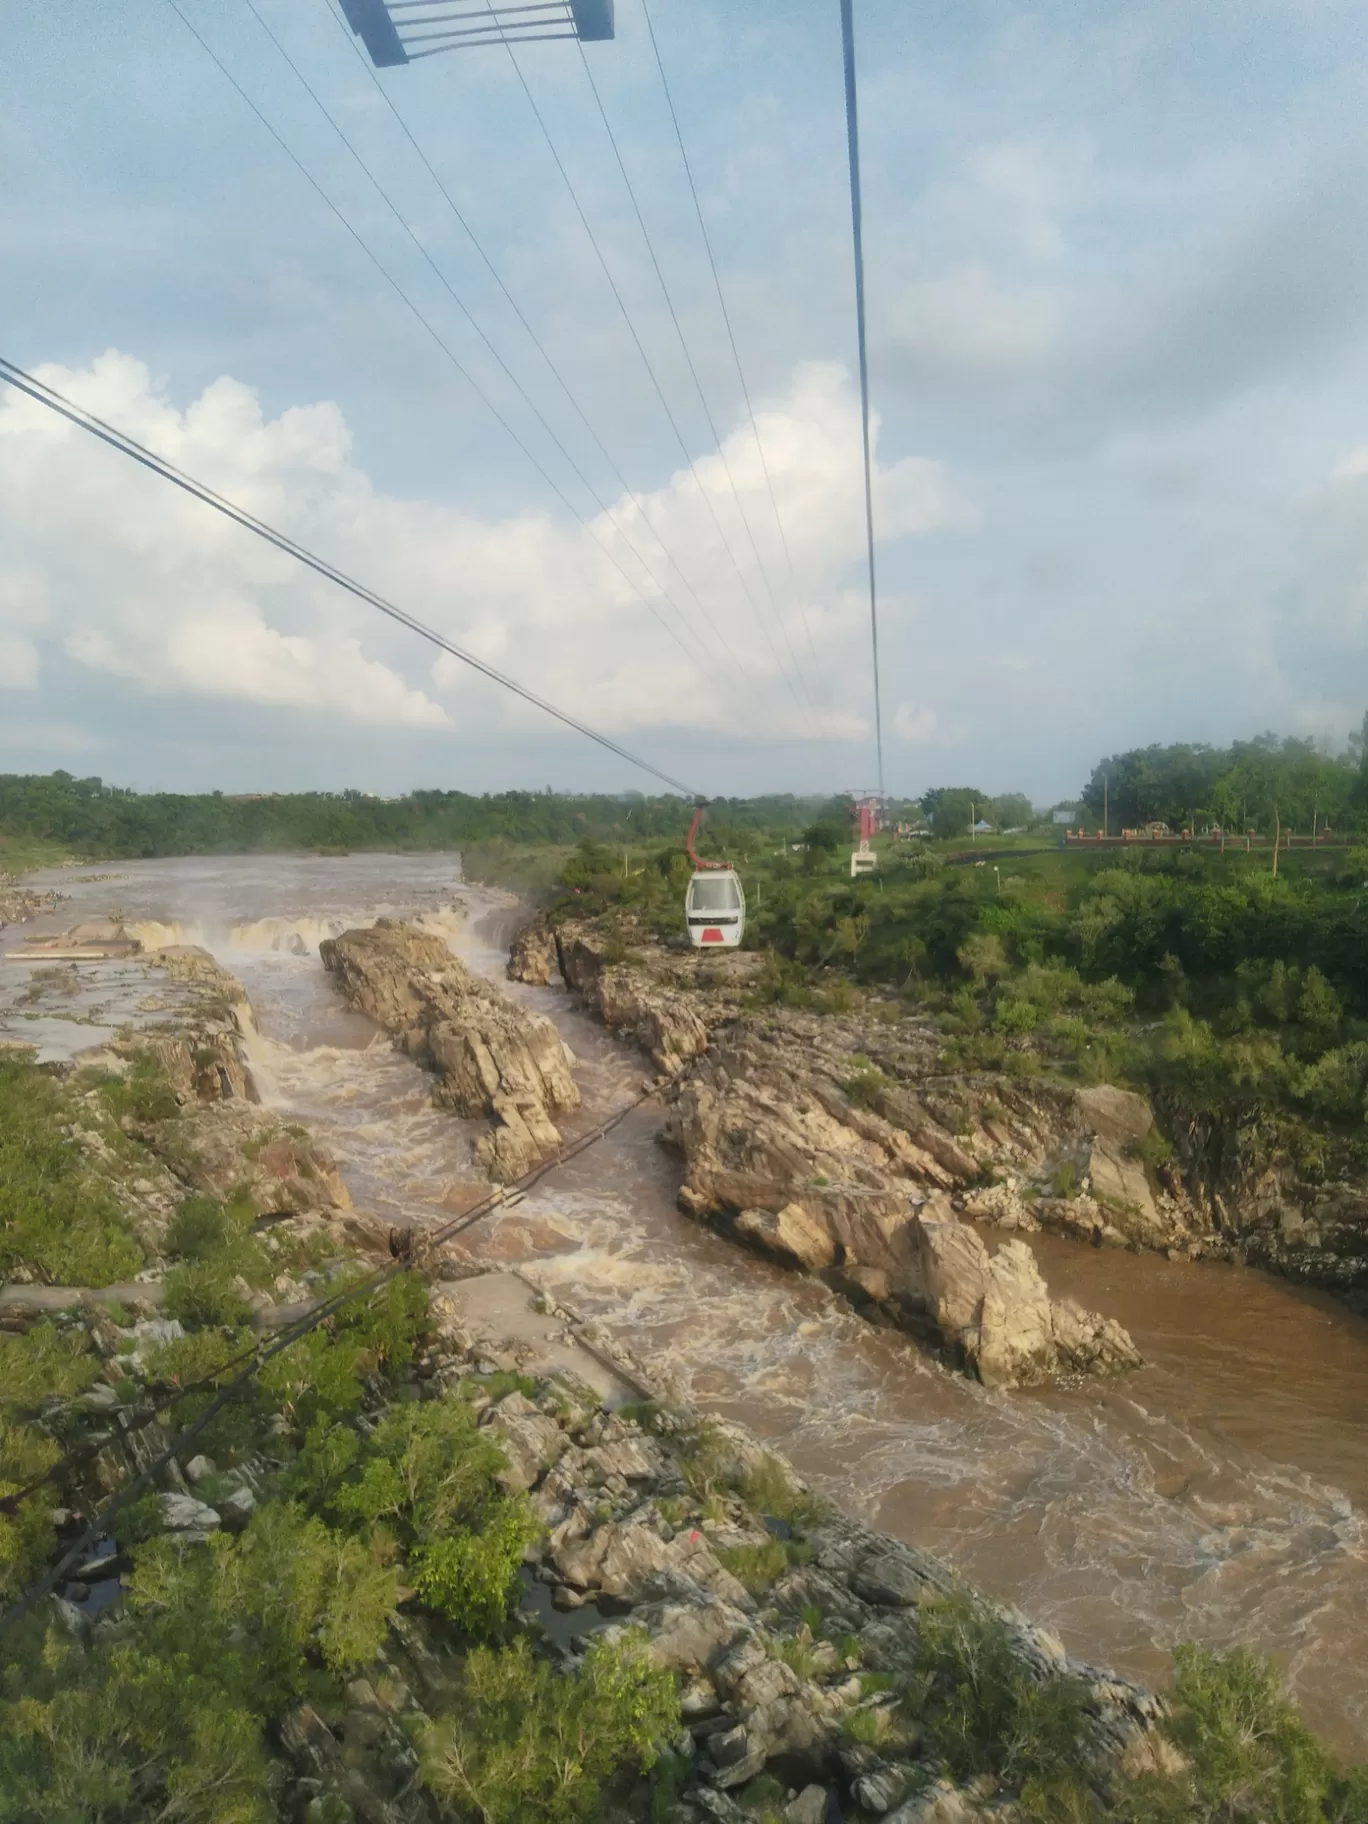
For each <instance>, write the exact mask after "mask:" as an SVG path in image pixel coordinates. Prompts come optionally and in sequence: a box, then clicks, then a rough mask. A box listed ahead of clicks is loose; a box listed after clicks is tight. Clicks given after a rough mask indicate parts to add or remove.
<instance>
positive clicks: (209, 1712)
mask: <svg viewBox="0 0 1368 1824" xmlns="http://www.w3.org/2000/svg"><path fill="white" fill-rule="evenodd" d="M135 1560H136V1562H135V1566H134V1569H133V1572H132V1573H131V1575H130V1576H129V1578H128V1579H127V1594H126V1599H125V1615H124V1618H123V1621H122V1622H121V1625H120V1628H119V1630H118V1632H117V1633H116V1634H115V1635H113V1636H110V1637H107V1638H104V1639H102V1640H100V1641H98V1642H97V1644H96V1646H95V1647H94V1648H92V1649H90V1650H83V1649H81V1648H78V1647H75V1646H73V1645H72V1644H71V1643H70V1642H69V1641H67V1640H65V1639H64V1637H63V1634H62V1632H61V1631H60V1630H59V1629H57V1628H55V1627H53V1628H49V1629H48V1630H46V1631H40V1630H39V1629H38V1628H36V1627H35V1628H33V1629H30V1630H29V1631H28V1633H27V1634H26V1635H25V1636H24V1637H23V1638H22V1639H21V1640H19V1641H17V1642H16V1641H15V1640H13V1639H8V1638H7V1639H6V1641H5V1642H4V1671H3V1676H2V1677H0V1818H3V1819H5V1820H6V1824H10V1821H11V1820H12V1821H13V1824H28V1821H29V1820H39V1819H50V1820H54V1821H55V1820H66V1819H71V1820H81V1819H84V1820H90V1821H92V1824H93V1821H94V1820H97V1819H105V1820H109V1821H110V1824H113V1821H114V1820H116V1819H129V1820H132V1819H134V1818H140V1817H141V1818H148V1817H159V1818H162V1819H165V1820H172V1819H174V1820H177V1821H178V1824H269V1820H271V1819H273V1818H274V1817H275V1816H276V1815H277V1808H276V1806H275V1805H274V1804H273V1803H272V1802H271V1791H270V1766H269V1761H268V1758H267V1755H266V1751H265V1742H264V1738H263V1725H264V1724H265V1722H266V1721H267V1720H268V1719H270V1718H273V1717H275V1716H278V1715H279V1714H280V1712H281V1710H282V1709H283V1708H284V1707H285V1706H287V1705H289V1704H292V1703H296V1702H298V1700H299V1698H300V1697H301V1696H302V1695H303V1694H304V1693H305V1692H306V1691H307V1690H309V1689H310V1687H311V1685H313V1684H314V1683H315V1682H316V1681H317V1680H318V1679H319V1678H320V1677H324V1676H325V1675H326V1676H327V1677H331V1678H333V1679H340V1678H344V1677H346V1676H347V1675H348V1674H349V1673H350V1672H351V1671H352V1670H354V1669H355V1668H356V1667H358V1666H360V1665H363V1664H366V1663H367V1662H368V1661H370V1660H371V1659H372V1658H373V1657H374V1655H375V1652H376V1650H377V1649H378V1647H379V1645H380V1642H381V1640H382V1639H383V1637H384V1634H385V1631H386V1629H387V1627H388V1625H389V1620H390V1617H391V1615H392V1613H393V1610H394V1606H395V1603H396V1601H397V1599H398V1593H399V1580H398V1575H397V1572H396V1571H395V1570H394V1568H393V1567H392V1566H390V1565H387V1564H386V1563H384V1561H383V1553H382V1552H381V1551H380V1550H379V1549H378V1548H377V1549H373V1548H370V1547H368V1546H365V1545H363V1544H362V1543H360V1542H359V1541H357V1540H353V1539H347V1538H344V1537H342V1536H340V1535H338V1534H335V1533H333V1532H331V1531H330V1530H329V1529H328V1528H327V1527H326V1526H324V1525H323V1524H322V1522H320V1521H318V1520H316V1519H312V1518H309V1517H308V1516H306V1515H304V1514H303V1513H302V1512H301V1511H300V1510H299V1509H297V1508H294V1507H290V1506H285V1505H273V1506H266V1507H263V1508H262V1509H260V1510H259V1511H258V1512H257V1514H255V1515H254V1516H253V1519H252V1521H251V1524H250V1525H249V1526H248V1527H247V1529H246V1531H245V1532H244V1533H243V1534H242V1535H241V1536H240V1537H239V1538H236V1539H233V1538H229V1537H227V1536H226V1535H224V1534H216V1535H215V1536H214V1537H213V1539H211V1540H210V1541H209V1543H208V1544H207V1545H204V1546H199V1547H195V1548H192V1549H190V1550H187V1549H186V1548H185V1547H184V1546H181V1545H177V1544H175V1543H173V1542H172V1541H170V1540H167V1539H157V1540H154V1541H152V1542H151V1543H150V1544H147V1545H144V1546H141V1547H137V1548H135Z"/></svg>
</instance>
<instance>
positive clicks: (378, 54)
mask: <svg viewBox="0 0 1368 1824" xmlns="http://www.w3.org/2000/svg"><path fill="white" fill-rule="evenodd" d="M342 11H343V12H344V13H345V14H346V18H347V24H348V25H349V26H350V27H351V28H352V30H353V31H354V32H355V33H356V35H357V37H358V38H359V39H360V40H361V42H362V43H363V44H364V45H365V47H366V49H367V51H368V52H369V53H370V60H371V62H372V63H373V64H374V65H375V67H376V68H377V69H388V68H392V67H393V66H394V65H395V64H400V63H413V62H414V61H415V60H416V59H417V58H419V57H435V56H436V55H437V53H438V52H439V51H466V50H474V49H475V48H476V47H477V46H478V45H482V44H537V43H541V42H544V41H545V40H547V39H552V38H578V39H579V40H580V42H581V43H582V44H595V43H599V42H601V41H602V40H603V39H605V38H611V37H613V35H614V19H613V0H523V3H522V4H517V3H516V0H509V3H507V4H505V0H488V3H487V4H483V5H482V4H480V3H479V0H342Z"/></svg>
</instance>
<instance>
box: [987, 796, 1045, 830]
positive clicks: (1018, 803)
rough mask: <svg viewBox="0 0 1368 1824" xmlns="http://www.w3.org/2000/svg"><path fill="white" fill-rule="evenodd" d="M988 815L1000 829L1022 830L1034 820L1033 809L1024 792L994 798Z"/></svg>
mask: <svg viewBox="0 0 1368 1824" xmlns="http://www.w3.org/2000/svg"><path fill="white" fill-rule="evenodd" d="M989 815H990V816H991V818H992V821H993V822H994V823H995V824H996V825H997V827H998V828H999V829H1000V830H1024V829H1026V828H1028V827H1029V826H1030V825H1031V824H1033V823H1034V822H1035V810H1034V808H1033V807H1032V804H1031V801H1030V799H1029V798H1028V797H1027V796H1026V794H1025V793H1024V792H1008V793H1006V794H1005V795H1004V796H1003V797H1001V798H994V800H993V803H992V809H991V811H990V813H989Z"/></svg>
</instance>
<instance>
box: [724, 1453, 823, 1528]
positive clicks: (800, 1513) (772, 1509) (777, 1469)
mask: <svg viewBox="0 0 1368 1824" xmlns="http://www.w3.org/2000/svg"><path fill="white" fill-rule="evenodd" d="M736 1489H737V1493H738V1494H739V1495H740V1496H741V1499H742V1500H743V1501H744V1502H745V1503H746V1505H747V1507H749V1508H750V1509H751V1511H752V1512H753V1513H757V1514H763V1515H765V1516H766V1518H768V1519H771V1520H782V1521H783V1522H784V1524H785V1525H786V1526H791V1527H793V1528H795V1529H799V1528H802V1527H804V1526H808V1525H810V1524H811V1523H812V1521H814V1520H815V1519H816V1518H817V1512H818V1508H817V1503H816V1502H815V1501H814V1500H813V1498H812V1496H811V1495H809V1494H805V1493H804V1492H803V1490H802V1489H800V1488H795V1487H794V1485H793V1483H792V1482H791V1481H790V1480H789V1476H788V1472H787V1471H786V1470H785V1468H784V1466H783V1464H782V1463H781V1462H780V1461H779V1460H778V1458H777V1457H771V1456H764V1457H761V1458H760V1460H759V1461H758V1462H757V1463H753V1464H752V1465H751V1467H750V1468H749V1469H747V1470H746V1471H745V1473H744V1474H743V1475H742V1476H741V1477H740V1479H739V1481H738V1482H737V1484H736Z"/></svg>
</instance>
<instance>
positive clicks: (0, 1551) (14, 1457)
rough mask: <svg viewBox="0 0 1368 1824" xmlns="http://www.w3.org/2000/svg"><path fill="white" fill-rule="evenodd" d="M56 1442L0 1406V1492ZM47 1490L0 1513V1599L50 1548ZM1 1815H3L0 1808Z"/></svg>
mask: <svg viewBox="0 0 1368 1824" xmlns="http://www.w3.org/2000/svg"><path fill="white" fill-rule="evenodd" d="M61 1454H62V1453H61V1450H60V1449H59V1447H58V1446H57V1444H56V1443H55V1442H54V1441H53V1440H52V1439H51V1438H49V1437H47V1436H46V1435H45V1434H44V1433H42V1432H39V1431H35V1430H33V1429H32V1428H31V1427H29V1426H27V1425H19V1424H12V1423H11V1422H10V1421H9V1419H7V1418H6V1416H5V1414H4V1412H3V1411H2V1410H0V1496H3V1495H13V1494H17V1493H18V1492H19V1490H20V1489H21V1488H26V1487H27V1486H28V1484H29V1483H30V1482H34V1481H36V1480H37V1479H38V1477H39V1476H41V1475H44V1474H45V1473H46V1472H47V1471H48V1470H49V1469H51V1467H52V1465H53V1464H54V1463H55V1462H56V1461H57V1459H58V1457H59V1456H60V1455H61ZM52 1541H53V1531H52V1494H51V1491H50V1490H47V1489H41V1488H40V1489H39V1490H38V1491H37V1492H36V1493H35V1494H33V1495H30V1496H29V1498H28V1499H27V1500H26V1501H22V1502H20V1504H19V1509H18V1512H17V1513H14V1514H0V1602H4V1601H8V1600H9V1599H10V1598H11V1597H13V1596H16V1595H18V1593H19V1592H20V1591H21V1590H22V1589H23V1587H24V1585H25V1584H26V1583H27V1582H28V1580H29V1578H30V1577H31V1576H32V1575H33V1574H34V1572H35V1571H36V1570H37V1569H38V1567H39V1565H40V1564H42V1562H43V1560H44V1559H45V1558H46V1557H47V1555H48V1553H49V1551H50V1550H51V1549H52ZM0 1816H3V1814H2V1813H0Z"/></svg>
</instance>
